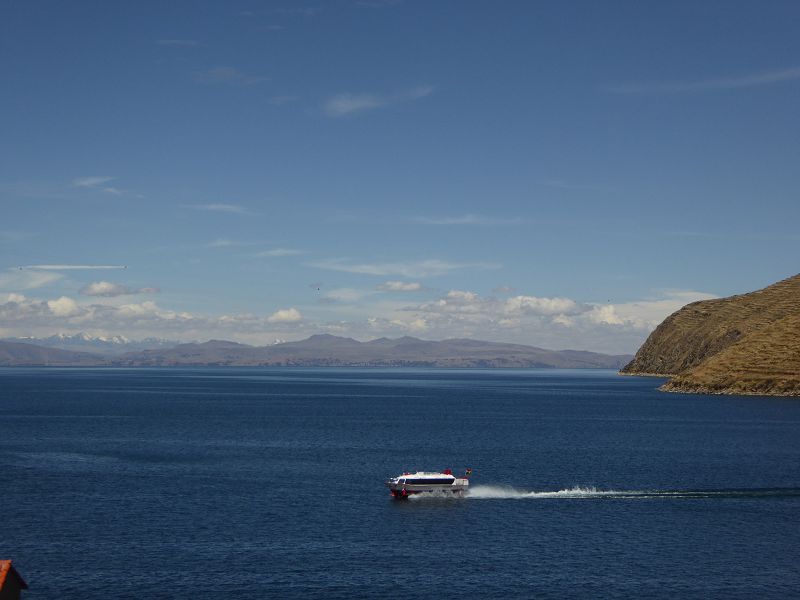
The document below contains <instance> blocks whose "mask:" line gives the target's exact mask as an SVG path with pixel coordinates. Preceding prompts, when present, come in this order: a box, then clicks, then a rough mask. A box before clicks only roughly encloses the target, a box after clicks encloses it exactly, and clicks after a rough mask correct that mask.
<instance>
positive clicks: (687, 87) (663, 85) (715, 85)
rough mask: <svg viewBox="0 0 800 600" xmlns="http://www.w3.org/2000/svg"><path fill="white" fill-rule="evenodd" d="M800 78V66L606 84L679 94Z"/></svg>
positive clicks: (620, 90)
mask: <svg viewBox="0 0 800 600" xmlns="http://www.w3.org/2000/svg"><path fill="white" fill-rule="evenodd" d="M796 79H800V67H791V68H788V69H780V70H777V71H762V72H760V73H752V74H749V75H740V76H737V77H718V78H713V79H704V80H699V81H669V82H646V83H623V84H618V85H610V86H606V88H605V89H606V91H609V92H612V93H614V94H679V93H683V92H705V91H713V90H732V89H737V88H747V87H754V86H759V85H770V84H773V83H782V82H784V81H793V80H796Z"/></svg>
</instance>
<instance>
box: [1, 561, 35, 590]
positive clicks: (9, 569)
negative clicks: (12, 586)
mask: <svg viewBox="0 0 800 600" xmlns="http://www.w3.org/2000/svg"><path fill="white" fill-rule="evenodd" d="M9 573H11V574H12V575H13V576H14V577H16V578H17V581H18V582H19V587H21V588H22V589H23V590H27V589H28V584H27V583H25V580H24V579H23V578H22V575H20V574H19V573H17V570H16V569H15V568H14V567H13V565H12V564H11V561H10V560H0V590H2V589H3V586H4V585H5V583H6V577H7V576H8V574H9Z"/></svg>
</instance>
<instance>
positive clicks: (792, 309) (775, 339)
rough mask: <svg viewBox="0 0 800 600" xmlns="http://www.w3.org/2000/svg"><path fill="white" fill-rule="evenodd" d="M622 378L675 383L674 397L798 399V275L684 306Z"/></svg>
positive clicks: (656, 333) (661, 327)
mask: <svg viewBox="0 0 800 600" xmlns="http://www.w3.org/2000/svg"><path fill="white" fill-rule="evenodd" d="M622 372H623V373H629V374H636V373H641V374H653V375H673V376H675V377H674V379H673V380H672V381H670V382H669V383H667V384H666V385H665V386H664V389H666V390H671V391H702V392H716V393H751V394H793V395H794V394H800V275H795V276H794V277H790V278H789V279H785V280H783V281H780V282H778V283H776V284H773V285H771V286H769V287H766V288H764V289H763V290H758V291H756V292H752V293H749V294H742V295H739V296H732V297H730V298H722V299H718V300H707V301H702V302H695V303H693V304H689V305H687V306H685V307H684V308H682V309H681V310H679V311H678V312H676V313H674V314H673V315H671V316H669V317H668V318H667V319H666V320H665V321H664V322H663V323H662V324H661V325H659V327H658V328H657V329H656V330H655V331H654V332H653V333H652V334H651V335H650V337H649V338H648V339H647V341H646V342H645V344H644V345H643V346H642V348H641V349H640V350H639V352H638V353H637V354H636V357H635V358H634V360H633V361H631V362H630V363H629V364H628V365H627V366H626V367H625V368H624V369H623V371H622Z"/></svg>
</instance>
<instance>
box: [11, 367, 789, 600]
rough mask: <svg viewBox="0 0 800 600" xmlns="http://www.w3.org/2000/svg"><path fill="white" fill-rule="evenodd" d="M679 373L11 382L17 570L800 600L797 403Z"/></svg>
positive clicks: (166, 374) (201, 374) (159, 589)
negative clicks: (429, 481) (405, 484)
mask: <svg viewBox="0 0 800 600" xmlns="http://www.w3.org/2000/svg"><path fill="white" fill-rule="evenodd" d="M659 383H660V381H659V380H654V379H644V378H630V377H618V376H616V375H615V374H613V373H611V372H606V371H549V370H536V371H522V370H520V371H516V370H514V371H497V370H495V371H484V370H464V371H461V370H448V371H439V370H346V369H326V370H309V369H294V370H292V369H202V370H191V369H169V370H167V369H164V370H159V369H137V370H123V369H120V370H108V369H105V370H103V369H4V370H0V509H1V510H0V514H2V522H1V523H2V524H0V558H12V559H14V561H15V564H16V565H17V566H18V568H19V570H20V571H21V572H22V574H23V576H24V577H25V578H26V579H27V580H28V582H29V584H30V588H31V589H30V591H29V592H27V593H26V594H25V597H26V598H31V599H33V598H134V597H144V596H147V597H163V598H219V597H224V598H273V597H274V598H293V597H302V598H323V597H324V598H348V597H415V596H423V597H442V598H449V597H452V598H456V597H462V598H463V597H468V598H488V597H496V598H532V597H542V598H547V597H552V598H564V597H580V598H585V597H604V598H616V597H619V598H630V597H664V598H666V597H673V598H674V597H678V596H680V597H697V598H701V597H703V598H708V597H719V598H723V597H724V598H732V597H737V598H752V597H762V598H763V597H774V598H781V597H787V596H794V597H798V595H800V570H799V569H798V564H800V526H798V521H800V401H798V400H797V399H794V400H791V399H778V398H755V397H714V396H687V395H671V394H662V393H659V392H657V391H655V387H657V385H658V384H659ZM467 466H470V467H472V468H473V469H474V473H473V480H472V484H473V495H472V496H471V497H469V498H465V499H461V500H453V499H449V500H448V499H426V500H416V499H415V500H412V501H409V502H393V501H391V500H390V498H389V496H388V492H387V491H386V490H385V488H383V487H382V481H383V479H385V478H386V477H388V476H390V475H396V474H397V473H400V472H402V471H404V470H417V469H426V470H431V469H439V468H445V467H453V468H459V469H463V468H464V467H467Z"/></svg>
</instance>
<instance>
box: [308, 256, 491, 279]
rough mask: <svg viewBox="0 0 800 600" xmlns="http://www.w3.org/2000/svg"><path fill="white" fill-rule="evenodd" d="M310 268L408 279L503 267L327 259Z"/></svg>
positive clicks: (434, 261) (426, 261) (312, 264)
mask: <svg viewBox="0 0 800 600" xmlns="http://www.w3.org/2000/svg"><path fill="white" fill-rule="evenodd" d="M308 266H311V267H315V268H317V269H325V270H328V271H341V272H343V273H356V274H360V275H376V276H382V277H385V276H392V275H394V276H400V277H408V278H417V277H434V276H437V275H444V274H446V273H450V272H452V271H457V270H461V269H499V268H501V265H499V264H497V263H488V262H467V263H459V262H451V261H446V260H439V259H428V260H420V261H409V262H380V263H363V262H362V263H354V262H350V261H347V260H345V259H327V260H319V261H314V262H311V263H308Z"/></svg>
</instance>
